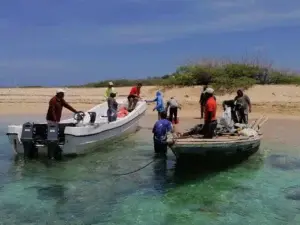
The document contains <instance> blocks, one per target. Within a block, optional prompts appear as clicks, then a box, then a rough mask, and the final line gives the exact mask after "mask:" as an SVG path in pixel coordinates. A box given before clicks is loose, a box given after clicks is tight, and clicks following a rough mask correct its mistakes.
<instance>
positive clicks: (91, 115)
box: [88, 112, 97, 124]
mask: <svg viewBox="0 0 300 225" xmlns="http://www.w3.org/2000/svg"><path fill="white" fill-rule="evenodd" d="M88 114H89V115H90V123H91V124H93V123H95V121H96V116H97V114H96V112H88Z"/></svg>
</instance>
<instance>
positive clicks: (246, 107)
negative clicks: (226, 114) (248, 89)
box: [234, 89, 252, 124]
mask: <svg viewBox="0 0 300 225" xmlns="http://www.w3.org/2000/svg"><path fill="white" fill-rule="evenodd" d="M234 101H236V111H237V114H238V120H239V123H244V124H248V114H249V113H251V110H252V106H251V101H250V98H249V97H248V95H246V94H244V92H243V90H242V89H239V90H238V91H237V96H236V97H235V98H234Z"/></svg>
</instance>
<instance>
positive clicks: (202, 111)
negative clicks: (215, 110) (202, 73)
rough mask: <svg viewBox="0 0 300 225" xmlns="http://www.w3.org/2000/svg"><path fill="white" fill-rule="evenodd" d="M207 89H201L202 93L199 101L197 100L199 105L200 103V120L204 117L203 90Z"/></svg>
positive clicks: (204, 100) (205, 87) (204, 99)
mask: <svg viewBox="0 0 300 225" xmlns="http://www.w3.org/2000/svg"><path fill="white" fill-rule="evenodd" d="M206 89H207V85H205V86H204V87H203V91H202V93H201V95H200V100H199V103H200V110H201V118H200V119H203V115H204V109H205V103H206V97H205V96H206V95H205V93H204V92H205V90H206Z"/></svg>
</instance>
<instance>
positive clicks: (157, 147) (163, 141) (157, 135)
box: [152, 111, 173, 154]
mask: <svg viewBox="0 0 300 225" xmlns="http://www.w3.org/2000/svg"><path fill="white" fill-rule="evenodd" d="M168 132H171V133H173V126H172V123H171V122H170V121H169V120H168V119H167V113H166V112H165V111H163V112H161V113H160V119H159V120H158V121H156V123H155V124H154V127H153V129H152V133H153V142H154V151H155V153H159V154H166V153H167V149H168V143H167V134H168Z"/></svg>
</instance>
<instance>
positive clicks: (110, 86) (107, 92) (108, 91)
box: [104, 82, 117, 99]
mask: <svg viewBox="0 0 300 225" xmlns="http://www.w3.org/2000/svg"><path fill="white" fill-rule="evenodd" d="M112 92H113V93H117V92H116V90H115V88H114V84H113V82H109V83H108V87H107V88H106V90H105V93H104V97H105V99H107V98H108V97H109V96H110V93H112Z"/></svg>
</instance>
